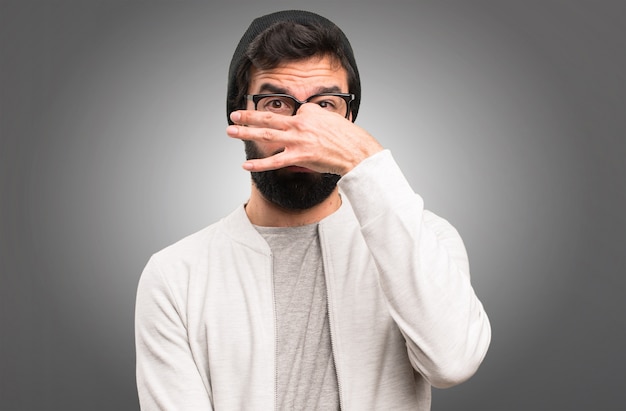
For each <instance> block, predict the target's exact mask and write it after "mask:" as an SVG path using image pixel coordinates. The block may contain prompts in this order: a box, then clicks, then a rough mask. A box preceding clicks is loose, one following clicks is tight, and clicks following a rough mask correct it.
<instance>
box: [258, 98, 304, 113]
mask: <svg viewBox="0 0 626 411" xmlns="http://www.w3.org/2000/svg"><path fill="white" fill-rule="evenodd" d="M295 107H296V102H295V101H294V100H293V99H292V98H290V97H286V96H267V97H263V98H262V99H260V100H259V102H258V103H257V110H259V111H271V112H272V113H275V114H282V115H285V116H290V115H292V114H293V112H294V108H295Z"/></svg>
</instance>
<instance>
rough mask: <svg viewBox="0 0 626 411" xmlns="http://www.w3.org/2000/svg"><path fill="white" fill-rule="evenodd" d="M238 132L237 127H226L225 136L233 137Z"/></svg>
mask: <svg viewBox="0 0 626 411" xmlns="http://www.w3.org/2000/svg"><path fill="white" fill-rule="evenodd" d="M238 132H239V127H237V126H228V127H226V134H228V135H231V136H234V135H237V133H238Z"/></svg>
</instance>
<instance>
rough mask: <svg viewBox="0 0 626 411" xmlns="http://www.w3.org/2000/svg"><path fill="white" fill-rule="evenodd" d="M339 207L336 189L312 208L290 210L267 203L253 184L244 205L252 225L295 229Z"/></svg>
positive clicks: (319, 219) (327, 214)
mask: <svg viewBox="0 0 626 411" xmlns="http://www.w3.org/2000/svg"><path fill="white" fill-rule="evenodd" d="M340 206H341V196H340V195H339V190H338V189H337V188H335V190H334V191H333V192H332V194H331V195H330V196H328V198H327V199H326V200H324V201H322V202H321V203H320V204H318V205H316V206H314V207H311V208H309V209H306V210H291V209H286V208H283V207H280V206H278V205H276V204H274V203H271V202H269V201H267V200H266V199H265V197H263V196H262V195H261V193H260V192H259V190H257V188H256V187H255V186H254V184H253V185H252V191H251V194H250V201H248V204H246V214H247V215H248V218H249V219H250V222H251V223H252V224H254V225H258V226H262V227H296V226H302V225H307V224H314V223H317V222H319V221H321V220H322V219H324V218H325V217H327V216H329V215H331V214H332V213H334V212H335V211H337V210H338V209H339V207H340Z"/></svg>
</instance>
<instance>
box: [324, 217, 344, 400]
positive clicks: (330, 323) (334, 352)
mask: <svg viewBox="0 0 626 411" xmlns="http://www.w3.org/2000/svg"><path fill="white" fill-rule="evenodd" d="M319 235H320V240H324V236H323V230H322V227H321V224H320V226H319ZM324 242H325V241H324ZM321 244H323V243H320V245H321ZM321 252H322V263H323V264H324V279H325V281H326V284H325V285H326V310H327V312H326V315H327V316H328V329H329V332H330V349H331V351H332V356H333V362H334V363H335V376H336V377H337V393H338V394H339V410H343V409H344V407H343V394H342V389H341V378H339V364H338V362H337V349H336V346H335V338H334V333H333V328H334V327H333V325H334V321H333V315H332V314H333V312H334V310H333V304H332V301H331V298H330V297H331V293H330V281H329V276H330V274H329V270H328V267H329V264H327V261H326V258H327V257H326V253H325V252H324V247H321Z"/></svg>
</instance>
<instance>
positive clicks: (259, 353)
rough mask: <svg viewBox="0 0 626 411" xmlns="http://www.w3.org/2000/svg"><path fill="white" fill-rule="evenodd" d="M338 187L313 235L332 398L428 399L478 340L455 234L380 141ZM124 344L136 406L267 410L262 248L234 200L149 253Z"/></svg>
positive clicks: (268, 274) (467, 363)
mask: <svg viewBox="0 0 626 411" xmlns="http://www.w3.org/2000/svg"><path fill="white" fill-rule="evenodd" d="M339 186H340V189H341V194H342V199H343V205H342V206H341V208H340V209H339V210H338V211H336V212H335V213H334V214H332V215H330V216H328V217H327V218H325V219H324V220H322V221H321V222H320V224H319V235H320V243H321V248H322V254H323V264H324V271H325V275H326V284H327V288H328V312H329V320H330V327H331V337H332V347H333V355H334V358H335V364H336V369H337V376H338V382H339V393H340V401H341V409H342V410H343V411H348V410H359V411H363V410H429V409H430V387H431V385H432V386H435V387H440V388H443V387H449V386H452V385H454V384H457V383H460V382H462V381H464V380H466V379H467V378H469V377H471V376H472V375H473V374H474V372H475V371H476V369H477V368H478V366H479V364H480V363H481V361H482V359H483V357H484V356H485V353H486V351H487V347H488V346H489V341H490V335H491V330H490V326H489V321H488V319H487V315H486V314H485V312H484V310H483V307H482V305H481V303H480V301H479V300H478V298H477V297H476V295H475V293H474V290H473V289H472V286H471V284H470V276H469V266H468V261H467V255H466V252H465V248H464V246H463V243H462V240H461V238H460V237H459V235H458V233H457V232H456V230H455V229H454V228H453V227H452V226H451V225H450V224H449V223H448V222H447V221H445V220H443V219H441V218H439V217H437V216H435V215H434V214H432V213H430V212H428V211H425V210H424V208H423V202H422V199H421V198H420V197H419V196H418V195H416V194H415V193H414V192H413V191H412V189H411V188H410V186H409V184H408V183H407V181H406V179H405V178H404V176H403V175H402V173H401V171H400V170H399V168H398V167H397V165H396V163H395V162H394V160H393V158H392V156H391V154H390V153H389V152H388V151H384V152H382V153H379V154H377V155H375V156H373V157H371V158H369V159H367V160H365V161H364V162H363V163H361V164H360V165H359V166H357V167H356V168H355V169H354V170H352V171H351V172H350V173H348V174H346V175H345V176H344V177H343V178H342V179H341V180H340V182H339ZM136 348H137V383H138V391H139V399H140V403H141V407H142V409H144V410H212V409H214V410H218V411H222V410H229V411H230V410H273V409H275V396H276V394H275V373H276V364H275V352H276V346H275V322H274V301H273V288H272V256H271V253H270V249H269V247H268V245H267V243H266V242H265V241H264V240H263V238H262V237H261V236H260V235H259V234H258V233H257V231H256V230H255V229H254V227H253V226H252V225H251V223H250V222H249V220H248V218H247V216H246V213H245V210H244V208H243V207H240V208H239V209H237V210H236V211H235V212H234V213H232V214H231V215H229V216H228V217H226V218H224V219H222V220H221V221H219V222H218V223H216V224H213V225H211V226H209V227H207V228H206V229H204V230H202V231H200V232H198V233H196V234H193V235H191V236H189V237H187V238H185V239H183V240H181V241H179V242H178V243H176V244H174V245H172V246H170V247H168V248H166V249H164V250H162V251H160V252H158V253H157V254H155V255H154V256H152V258H151V259H150V261H149V262H148V264H147V266H146V268H145V270H144V272H143V274H142V277H141V280H140V282H139V289H138V294H137V306H136Z"/></svg>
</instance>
